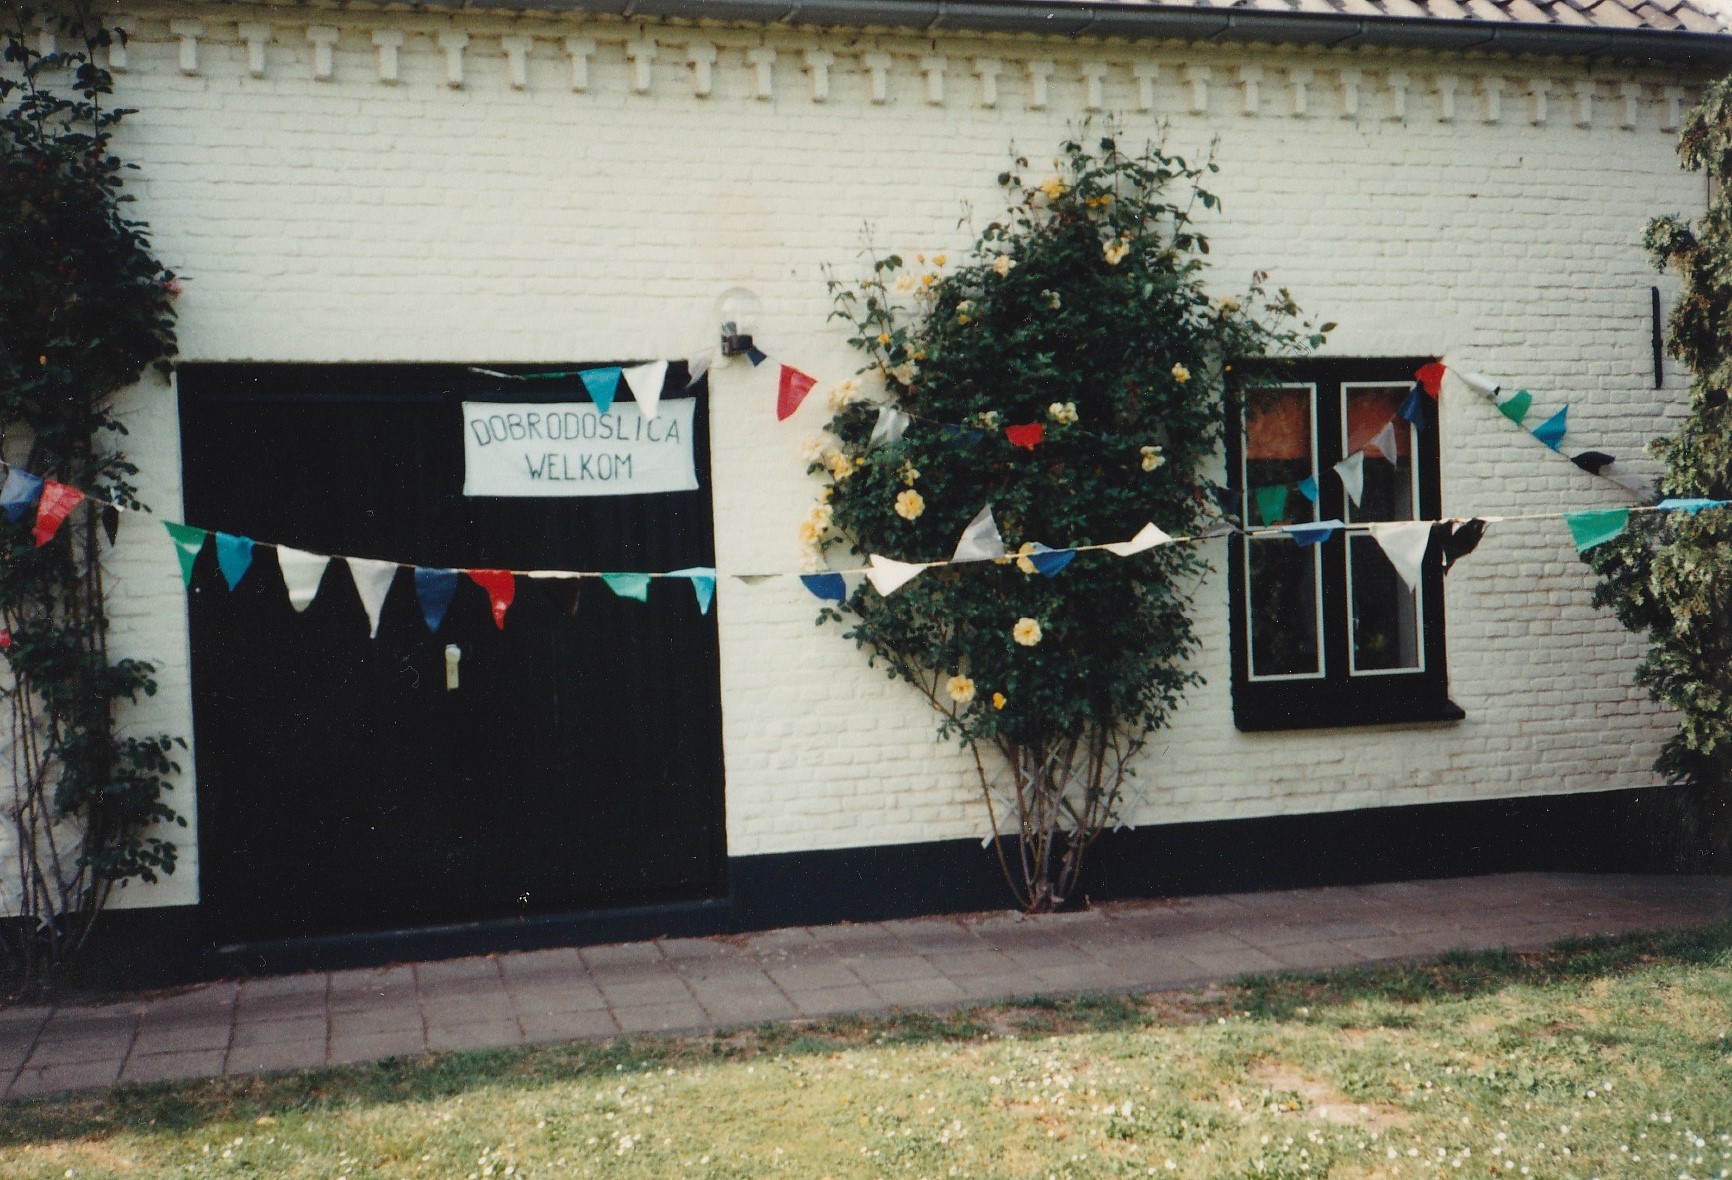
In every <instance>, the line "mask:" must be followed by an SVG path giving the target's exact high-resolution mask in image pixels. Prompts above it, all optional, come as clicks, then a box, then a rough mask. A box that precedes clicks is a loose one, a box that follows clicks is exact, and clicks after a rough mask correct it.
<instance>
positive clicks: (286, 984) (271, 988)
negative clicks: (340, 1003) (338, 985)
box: [239, 971, 331, 1000]
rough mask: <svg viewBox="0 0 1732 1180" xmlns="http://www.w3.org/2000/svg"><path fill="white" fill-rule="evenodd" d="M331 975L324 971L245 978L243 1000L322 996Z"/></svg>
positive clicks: (241, 984)
mask: <svg viewBox="0 0 1732 1180" xmlns="http://www.w3.org/2000/svg"><path fill="white" fill-rule="evenodd" d="M330 982H331V977H330V976H328V975H326V974H325V973H324V972H322V971H315V972H308V973H304V974H301V975H267V976H261V977H259V978H257V979H243V980H242V981H241V983H240V987H239V995H240V998H241V999H242V1000H250V999H261V998H263V997H265V996H322V995H324V994H325V992H326V991H327V990H328V989H329V987H330Z"/></svg>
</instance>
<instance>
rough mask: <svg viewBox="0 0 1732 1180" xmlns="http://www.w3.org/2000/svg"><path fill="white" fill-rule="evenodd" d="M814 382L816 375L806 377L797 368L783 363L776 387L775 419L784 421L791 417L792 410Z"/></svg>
mask: <svg viewBox="0 0 1732 1180" xmlns="http://www.w3.org/2000/svg"><path fill="white" fill-rule="evenodd" d="M816 384H818V379H817V378H816V377H808V376H806V374H804V373H802V372H800V370H798V369H795V368H790V367H789V366H787V365H783V366H782V380H781V382H780V384H778V386H777V387H776V421H778V422H785V421H787V420H788V419H789V418H791V417H793V414H794V411H795V410H797V409H799V408H800V403H801V402H803V401H805V400H806V395H807V394H808V393H811V392H812V386H814V385H816Z"/></svg>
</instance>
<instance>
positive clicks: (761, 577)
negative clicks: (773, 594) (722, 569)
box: [734, 574, 782, 586]
mask: <svg viewBox="0 0 1732 1180" xmlns="http://www.w3.org/2000/svg"><path fill="white" fill-rule="evenodd" d="M781 576H782V575H780V574H735V575H734V577H735V578H738V579H739V580H740V581H742V582H744V583H745V584H746V585H748V586H762V585H763V584H764V583H765V582H770V581H774V580H775V579H776V578H779V577H781Z"/></svg>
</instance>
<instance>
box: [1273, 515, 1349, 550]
mask: <svg viewBox="0 0 1732 1180" xmlns="http://www.w3.org/2000/svg"><path fill="white" fill-rule="evenodd" d="M1345 527H1346V525H1345V524H1344V523H1343V522H1341V521H1339V520H1320V521H1318V522H1317V523H1315V524H1284V525H1282V526H1281V529H1282V531H1283V532H1285V533H1287V535H1288V536H1290V537H1292V538H1293V540H1294V541H1295V542H1296V543H1298V544H1300V545H1316V544H1318V543H1320V542H1322V541H1327V540H1328V539H1329V538H1330V537H1333V536H1334V535H1335V534H1336V533H1337V532H1338V531H1340V530H1341V529H1343V528H1345Z"/></svg>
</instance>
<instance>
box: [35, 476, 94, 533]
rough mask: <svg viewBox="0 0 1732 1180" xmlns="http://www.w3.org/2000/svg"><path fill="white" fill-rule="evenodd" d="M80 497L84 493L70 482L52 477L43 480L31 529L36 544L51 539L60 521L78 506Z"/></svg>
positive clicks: (57, 530)
mask: <svg viewBox="0 0 1732 1180" xmlns="http://www.w3.org/2000/svg"><path fill="white" fill-rule="evenodd" d="M82 499H84V493H83V492H81V491H79V490H78V489H77V488H75V487H73V486H72V485H71V484H65V483H60V482H59V481H57V480H52V479H49V480H44V481H43V483H42V496H41V498H40V499H39V500H38V501H37V502H36V527H35V529H33V530H32V534H33V535H34V536H35V538H36V544H37V545H39V546H40V545H46V544H48V542H50V541H52V540H53V539H54V534H55V533H57V532H59V531H60V522H61V521H63V520H65V519H66V517H67V514H68V513H70V512H71V511H72V510H73V509H74V508H76V507H78V502H79V501H80V500H82Z"/></svg>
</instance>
